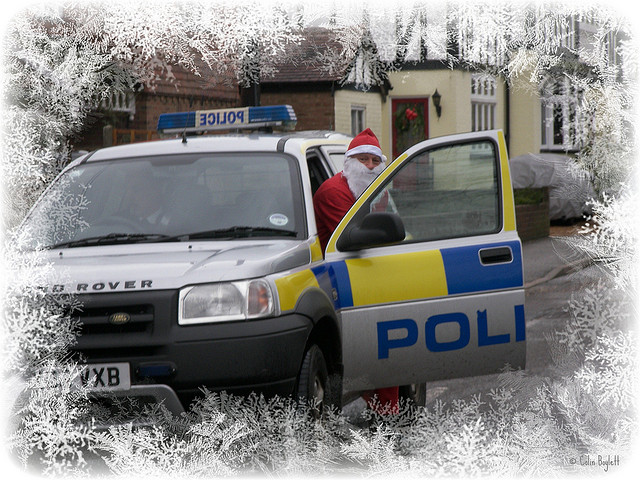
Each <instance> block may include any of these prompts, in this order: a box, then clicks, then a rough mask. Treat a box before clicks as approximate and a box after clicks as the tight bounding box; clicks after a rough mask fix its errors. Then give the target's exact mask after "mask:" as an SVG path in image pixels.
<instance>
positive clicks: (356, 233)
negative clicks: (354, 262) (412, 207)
mask: <svg viewBox="0 0 640 480" xmlns="http://www.w3.org/2000/svg"><path fill="white" fill-rule="evenodd" d="M404 237H405V231H404V224H403V223H402V219H401V218H400V217H399V216H398V215H396V214H395V213H386V212H372V213H368V214H366V215H365V216H364V218H363V219H362V222H361V223H360V224H357V225H354V226H352V227H349V228H347V229H346V230H345V231H344V232H343V234H342V235H340V238H339V239H338V242H337V244H336V248H337V249H338V250H340V251H343V252H344V251H351V250H360V249H363V248H369V247H378V246H382V245H388V244H392V243H397V242H401V241H402V240H404Z"/></svg>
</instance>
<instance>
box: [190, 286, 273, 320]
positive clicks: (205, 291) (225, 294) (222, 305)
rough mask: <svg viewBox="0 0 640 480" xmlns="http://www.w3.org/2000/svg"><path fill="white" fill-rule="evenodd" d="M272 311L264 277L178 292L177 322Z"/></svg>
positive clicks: (242, 317) (239, 317) (243, 317)
mask: <svg viewBox="0 0 640 480" xmlns="http://www.w3.org/2000/svg"><path fill="white" fill-rule="evenodd" d="M273 312H274V306H273V292H272V291H271V287H270V286H269V283H268V282H267V281H266V280H262V279H260V280H248V281H242V282H231V283H210V284H206V285H196V286H194V287H188V288H183V289H182V290H181V291H180V305H179V311H178V324H179V325H192V324H196V323H210V322H226V321H231V320H246V319H250V318H260V317H266V316H269V315H272V314H273Z"/></svg>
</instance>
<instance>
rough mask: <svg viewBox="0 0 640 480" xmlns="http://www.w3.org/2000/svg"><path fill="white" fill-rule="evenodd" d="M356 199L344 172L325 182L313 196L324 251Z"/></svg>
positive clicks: (319, 236)
mask: <svg viewBox="0 0 640 480" xmlns="http://www.w3.org/2000/svg"><path fill="white" fill-rule="evenodd" d="M355 201H356V199H355V197H354V196H353V193H351V190H350V189H349V184H348V183H347V179H346V178H345V177H344V175H342V172H340V173H338V174H336V175H334V176H333V177H331V178H330V179H329V180H327V181H325V182H323V183H322V185H320V188H318V191H317V192H316V194H315V195H314V196H313V210H314V212H315V215H316V226H317V227H318V238H319V239H320V245H322V250H323V251H324V249H325V247H326V246H327V242H328V241H329V237H330V236H331V234H332V233H333V231H334V230H335V229H336V227H337V226H338V223H340V220H342V217H344V214H345V213H347V211H348V210H349V209H350V208H351V206H352V205H353V204H354V203H355Z"/></svg>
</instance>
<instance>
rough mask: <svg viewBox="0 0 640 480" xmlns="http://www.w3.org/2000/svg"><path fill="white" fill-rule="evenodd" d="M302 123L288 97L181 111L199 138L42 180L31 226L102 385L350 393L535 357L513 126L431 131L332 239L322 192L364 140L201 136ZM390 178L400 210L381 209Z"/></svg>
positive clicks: (392, 199)
mask: <svg viewBox="0 0 640 480" xmlns="http://www.w3.org/2000/svg"><path fill="white" fill-rule="evenodd" d="M293 121H295V114H294V113H293V111H292V110H291V108H290V107H287V106H274V107H250V108H244V109H227V110H224V111H205V112H189V113H180V114H169V115H163V116H161V118H160V121H159V129H160V130H162V131H164V132H170V133H178V134H182V135H181V138H176V139H172V140H162V141H153V142H146V143H139V144H133V145H127V146H117V147H111V148H105V149H102V150H98V151H95V152H93V153H89V154H87V155H85V156H83V157H81V158H79V159H77V160H75V161H74V162H73V163H72V164H70V165H69V166H68V167H67V168H65V170H64V171H63V172H62V173H61V174H60V176H59V177H58V178H57V180H56V181H55V182H54V183H53V184H52V185H51V186H50V188H49V189H48V190H47V191H46V192H45V193H44V194H43V196H42V198H41V199H40V200H39V202H38V203H37V204H36V206H35V207H34V209H33V210H32V212H31V213H30V215H29V216H28V218H27V219H26V221H25V224H24V228H27V229H30V230H31V231H32V232H33V233H34V248H37V249H41V250H44V252H45V254H46V255H47V256H48V259H49V260H50V261H51V262H52V264H53V266H54V268H55V271H56V275H57V277H56V278H57V279H56V280H55V281H53V282H52V283H51V284H50V285H48V286H47V288H48V289H49V291H50V292H51V293H52V294H73V296H74V297H75V298H76V299H77V301H78V302H79V305H80V308H79V309H76V310H74V311H73V312H72V315H75V316H76V317H79V319H80V321H81V323H82V332H81V335H80V336H79V337H78V342H77V345H76V346H75V347H74V350H75V352H76V353H77V354H78V355H79V356H78V358H81V359H82V361H84V362H86V363H87V367H86V372H87V373H86V375H85V377H84V378H85V381H86V382H89V383H90V384H91V386H92V387H94V388H95V389H96V390H101V391H103V392H105V391H106V392H120V394H126V395H136V396H150V397H153V398H155V399H163V400H164V402H165V403H166V405H167V406H168V407H169V408H170V409H172V410H175V411H180V410H181V409H182V408H184V407H187V406H188V404H189V402H190V401H191V400H192V399H193V398H194V397H195V396H196V395H197V394H198V393H199V392H200V389H201V388H202V387H206V388H207V389H209V390H210V391H222V390H226V391H228V392H234V393H239V394H245V393H249V392H252V391H259V392H263V393H266V394H279V395H292V394H293V395H296V396H298V397H304V398H314V399H318V400H320V401H323V402H330V403H332V404H335V405H340V402H341V399H342V395H343V393H347V392H358V391H363V390H369V389H373V388H379V387H386V386H392V385H416V384H424V382H426V381H429V380H435V379H444V378H454V377H461V376H469V375H479V374H485V373H494V372H497V371H499V370H500V369H501V368H502V367H503V366H504V365H505V364H506V363H509V364H510V365H511V366H512V367H518V366H523V365H524V360H525V325H524V289H523V275H522V254H521V244H520V240H519V238H518V235H517V233H516V228H515V211H514V205H513V196H512V188H511V180H510V177H509V170H508V162H507V154H506V148H505V143H504V137H503V135H502V133H501V132H500V131H491V132H479V133H473V134H463V135H455V136H450V137H443V138H438V139H433V140H427V141H425V142H422V143H420V144H418V145H416V146H414V147H412V148H411V149H409V150H408V151H407V152H405V153H404V154H403V155H401V156H400V157H399V158H398V159H396V160H395V161H393V162H391V163H390V165H389V166H388V167H387V168H386V170H385V171H384V172H383V173H382V174H381V175H380V176H379V177H378V178H377V179H376V180H375V181H374V183H373V184H372V185H371V186H370V187H369V188H368V189H367V191H366V192H365V193H364V194H363V195H362V196H361V197H360V198H359V199H358V200H357V202H356V204H355V205H354V206H353V208H352V209H351V210H350V211H349V212H348V213H347V214H346V216H345V217H344V219H343V220H342V222H341V223H340V225H339V226H338V227H337V229H336V231H335V232H334V234H333V236H332V237H331V239H330V240H329V243H328V245H327V248H326V250H325V251H324V252H323V251H322V250H321V247H320V243H319V241H318V236H317V231H316V224H315V218H314V210H313V204H312V197H313V193H314V192H315V190H316V189H317V188H318V186H319V185H320V184H321V183H322V182H323V181H324V180H326V179H327V178H329V177H330V176H331V175H333V174H334V173H336V172H337V171H339V170H340V169H341V162H342V159H343V155H344V152H345V150H346V147H347V145H348V143H349V141H350V138H349V137H347V136H344V135H340V134H336V133H332V132H284V133H277V134H275V133H258V132H254V133H236V134H224V135H222V134H216V135H195V136H188V135H187V134H192V133H195V132H202V131H206V130H215V129H219V128H226V129H229V128H233V129H236V128H237V129H240V128H244V127H250V128H256V126H263V127H264V126H266V127H268V126H270V125H274V124H282V123H285V124H286V123H289V122H293ZM179 136H180V135H179ZM383 194H384V195H385V196H386V198H388V199H389V201H388V202H387V211H386V212H373V213H371V210H372V209H371V205H372V204H373V203H375V200H376V198H379V197H380V196H381V195H383ZM373 285H376V286H380V288H372V286H373ZM80 354H81V356H80ZM403 388H405V387H403ZM407 388H408V387H407ZM419 393H420V391H419ZM422 393H424V391H423V389H422ZM418 401H420V400H418ZM421 401H424V395H422V399H421Z"/></svg>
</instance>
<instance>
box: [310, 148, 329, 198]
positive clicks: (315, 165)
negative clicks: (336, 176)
mask: <svg viewBox="0 0 640 480" xmlns="http://www.w3.org/2000/svg"><path fill="white" fill-rule="evenodd" d="M307 167H308V168H309V179H310V180H311V191H312V192H313V193H314V194H315V193H316V190H318V187H320V185H322V182H324V181H325V180H327V179H328V178H329V176H330V175H329V172H327V169H326V167H325V166H324V164H323V163H322V160H321V159H320V156H319V154H318V152H316V151H314V150H310V151H308V152H307Z"/></svg>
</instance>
